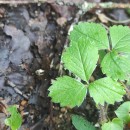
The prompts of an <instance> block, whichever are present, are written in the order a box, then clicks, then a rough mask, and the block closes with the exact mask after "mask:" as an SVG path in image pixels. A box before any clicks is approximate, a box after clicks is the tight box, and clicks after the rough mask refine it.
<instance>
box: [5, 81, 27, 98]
mask: <svg viewBox="0 0 130 130" xmlns="http://www.w3.org/2000/svg"><path fill="white" fill-rule="evenodd" d="M6 84H7V85H9V86H10V87H12V88H13V89H14V90H15V92H16V93H18V94H20V95H22V96H23V97H24V98H25V99H28V96H27V95H25V94H23V93H22V92H21V91H20V90H19V89H18V88H16V85H15V84H14V83H13V82H11V81H9V80H8V79H6Z"/></svg>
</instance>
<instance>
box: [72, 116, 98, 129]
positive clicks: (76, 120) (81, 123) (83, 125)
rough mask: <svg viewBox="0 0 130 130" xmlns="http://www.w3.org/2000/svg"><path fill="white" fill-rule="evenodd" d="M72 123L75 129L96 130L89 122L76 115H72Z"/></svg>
mask: <svg viewBox="0 0 130 130" xmlns="http://www.w3.org/2000/svg"><path fill="white" fill-rule="evenodd" d="M72 123H73V125H74V126H75V128H76V129H77V130H96V128H95V127H94V126H93V125H92V124H91V123H90V122H88V121H87V120H85V119H84V118H83V117H81V116H78V115H73V116H72Z"/></svg>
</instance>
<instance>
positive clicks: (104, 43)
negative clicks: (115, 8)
mask: <svg viewBox="0 0 130 130" xmlns="http://www.w3.org/2000/svg"><path fill="white" fill-rule="evenodd" d="M81 37H83V38H86V39H88V40H89V41H90V43H91V44H94V45H95V46H97V47H98V49H108V48H109V42H108V37H107V32H106V30H105V28H104V27H103V26H102V25H100V24H96V23H87V22H80V23H78V25H75V26H74V28H73V31H71V32H70V40H71V41H77V40H78V39H79V38H81Z"/></svg>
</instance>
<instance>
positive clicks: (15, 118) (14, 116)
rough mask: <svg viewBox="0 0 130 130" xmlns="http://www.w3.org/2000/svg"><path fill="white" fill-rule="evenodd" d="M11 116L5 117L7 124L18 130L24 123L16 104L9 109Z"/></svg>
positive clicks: (13, 129)
mask: <svg viewBox="0 0 130 130" xmlns="http://www.w3.org/2000/svg"><path fill="white" fill-rule="evenodd" d="M7 111H8V112H9V113H10V114H11V116H10V117H9V118H7V119H5V124H6V125H7V126H10V127H11V129H12V130H18V128H19V127H20V126H21V124H22V117H21V115H20V113H19V112H18V110H17V108H16V106H11V107H9V108H8V109H7Z"/></svg>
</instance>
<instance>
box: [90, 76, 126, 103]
mask: <svg viewBox="0 0 130 130" xmlns="http://www.w3.org/2000/svg"><path fill="white" fill-rule="evenodd" d="M88 89H89V92H90V96H91V97H93V99H94V101H95V102H96V104H101V105H104V102H107V103H109V104H114V102H115V101H117V102H118V101H121V100H122V97H123V95H124V94H125V90H124V88H123V86H121V84H119V83H118V82H116V81H114V80H112V79H111V78H109V77H105V78H102V79H99V80H96V81H94V82H92V83H90V84H89V86H88Z"/></svg>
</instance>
